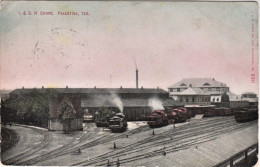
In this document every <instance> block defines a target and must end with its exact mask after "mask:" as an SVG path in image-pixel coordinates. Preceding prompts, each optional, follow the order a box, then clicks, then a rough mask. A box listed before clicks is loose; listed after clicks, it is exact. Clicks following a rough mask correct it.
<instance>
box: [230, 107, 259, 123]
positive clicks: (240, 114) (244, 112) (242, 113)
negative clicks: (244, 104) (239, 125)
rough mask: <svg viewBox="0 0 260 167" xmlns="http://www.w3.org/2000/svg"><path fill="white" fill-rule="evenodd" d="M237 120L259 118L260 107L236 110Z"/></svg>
mask: <svg viewBox="0 0 260 167" xmlns="http://www.w3.org/2000/svg"><path fill="white" fill-rule="evenodd" d="M235 119H236V121H237V122H248V121H253V120H256V119H258V109H241V110H239V111H236V112H235Z"/></svg>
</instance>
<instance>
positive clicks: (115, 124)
mask: <svg viewBox="0 0 260 167" xmlns="http://www.w3.org/2000/svg"><path fill="white" fill-rule="evenodd" d="M126 128H127V121H126V118H125V116H124V115H123V114H122V113H117V114H116V115H115V116H114V117H112V118H110V120H109V129H111V131H112V132H122V131H125V130H126Z"/></svg>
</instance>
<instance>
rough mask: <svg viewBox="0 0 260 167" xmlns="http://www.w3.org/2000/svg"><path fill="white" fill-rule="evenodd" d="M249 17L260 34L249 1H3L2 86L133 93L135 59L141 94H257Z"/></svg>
mask: <svg viewBox="0 0 260 167" xmlns="http://www.w3.org/2000/svg"><path fill="white" fill-rule="evenodd" d="M23 11H26V12H28V11H32V12H33V11H37V12H38V15H31V16H29V15H26V16H24V15H19V12H21V13H22V12H23ZM40 11H52V12H53V13H54V15H53V16H41V15H39V13H40ZM58 11H61V12H65V11H73V12H79V14H80V16H61V15H57V12H58ZM81 11H86V12H89V14H90V15H88V16H82V15H81ZM252 17H253V18H254V19H255V21H254V22H253V23H254V28H255V30H258V28H257V24H258V22H257V3H255V2H235V3H234V2H233V3H232V2H97V1H93V2H67V1H65V2H37V3H36V2H29V1H28V2H3V5H2V10H1V16H0V20H1V29H0V30H1V57H0V60H1V66H0V67H1V69H0V70H1V71H0V72H1V78H0V79H1V80H0V86H1V89H14V88H21V87H23V86H24V87H25V88H26V87H27V88H29V87H30V88H33V87H38V88H39V87H41V86H45V87H65V86H66V85H68V86H69V87H94V86H97V87H120V86H123V87H128V88H130V87H135V64H134V58H133V57H135V59H136V62H137V66H138V69H139V85H140V86H144V87H145V88H148V87H149V88H155V87H157V86H159V87H161V88H163V89H167V87H168V86H169V85H171V84H173V83H175V82H178V81H179V80H181V79H182V78H189V77H192V78H198V77H206V78H209V77H212V78H215V79H216V80H218V81H221V82H224V83H226V84H227V85H228V86H230V88H231V91H233V92H234V93H237V94H240V93H243V92H245V91H253V92H258V46H257V43H256V42H255V44H254V46H253V47H254V49H255V50H256V53H255V59H254V61H255V62H254V67H255V68H256V70H255V74H256V76H257V77H256V83H251V75H250V74H251V73H252V71H251V67H252V65H251V63H252V57H251V55H252V50H251V49H252V46H251V43H252V37H251V34H252V20H251V19H252ZM74 31H76V32H74ZM254 34H255V38H254V40H256V36H257V32H256V31H255V32H254Z"/></svg>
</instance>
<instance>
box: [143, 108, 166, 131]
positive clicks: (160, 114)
mask: <svg viewBox="0 0 260 167" xmlns="http://www.w3.org/2000/svg"><path fill="white" fill-rule="evenodd" d="M147 120H148V122H147V123H148V125H149V126H150V127H151V128H154V127H160V126H165V125H168V114H167V113H166V112H165V110H155V111H153V112H152V114H151V115H149V116H148V117H147Z"/></svg>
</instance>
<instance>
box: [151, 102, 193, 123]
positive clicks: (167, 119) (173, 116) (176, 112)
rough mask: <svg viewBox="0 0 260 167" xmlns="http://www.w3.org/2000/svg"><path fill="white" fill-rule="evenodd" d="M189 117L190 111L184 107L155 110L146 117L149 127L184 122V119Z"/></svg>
mask: <svg viewBox="0 0 260 167" xmlns="http://www.w3.org/2000/svg"><path fill="white" fill-rule="evenodd" d="M190 117H191V113H190V112H188V110H187V109H186V108H184V107H180V108H175V109H167V110H155V111H153V112H152V114H151V115H149V116H148V117H147V124H148V125H149V126H150V127H151V128H155V127H161V126H165V125H168V124H173V123H180V122H186V120H187V119H190Z"/></svg>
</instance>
